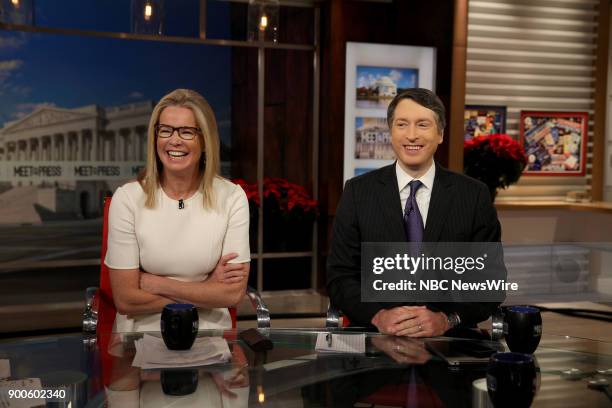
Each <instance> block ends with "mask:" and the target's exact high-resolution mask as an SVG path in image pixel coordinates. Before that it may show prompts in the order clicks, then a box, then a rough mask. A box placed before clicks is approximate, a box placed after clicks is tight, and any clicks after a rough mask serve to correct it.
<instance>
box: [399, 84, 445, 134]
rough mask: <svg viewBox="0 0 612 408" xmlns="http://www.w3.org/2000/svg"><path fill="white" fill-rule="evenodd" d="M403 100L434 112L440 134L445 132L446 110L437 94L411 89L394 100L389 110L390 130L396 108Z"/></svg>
mask: <svg viewBox="0 0 612 408" xmlns="http://www.w3.org/2000/svg"><path fill="white" fill-rule="evenodd" d="M403 99H412V100H413V101H415V102H416V103H418V104H419V105H421V106H423V107H424V108H427V109H430V110H432V111H433V113H434V116H435V118H436V126H437V127H438V133H442V132H443V131H444V128H445V127H446V109H445V108H444V104H443V103H442V101H441V100H440V98H438V96H437V95H436V94H435V93H433V92H431V91H430V90H429V89H425V88H410V89H406V90H405V91H403V92H402V93H399V94H397V95H395V98H393V100H392V101H391V103H390V104H389V107H388V108H387V124H388V125H389V129H391V127H392V126H393V115H394V114H395V108H396V107H397V105H398V104H399V103H400V101H402V100H403Z"/></svg>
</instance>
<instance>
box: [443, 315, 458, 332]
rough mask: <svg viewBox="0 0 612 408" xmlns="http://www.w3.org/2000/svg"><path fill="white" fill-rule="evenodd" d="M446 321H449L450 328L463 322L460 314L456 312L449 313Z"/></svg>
mask: <svg viewBox="0 0 612 408" xmlns="http://www.w3.org/2000/svg"><path fill="white" fill-rule="evenodd" d="M446 321H447V322H448V328H449V330H450V329H454V328H455V327H457V326H459V324H461V319H460V318H459V315H458V314H457V313H455V312H452V313H449V314H448V315H447V317H446Z"/></svg>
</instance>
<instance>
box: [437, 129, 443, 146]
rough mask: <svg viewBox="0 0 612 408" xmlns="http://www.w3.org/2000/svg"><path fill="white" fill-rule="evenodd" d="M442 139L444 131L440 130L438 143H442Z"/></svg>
mask: <svg viewBox="0 0 612 408" xmlns="http://www.w3.org/2000/svg"><path fill="white" fill-rule="evenodd" d="M443 141H444V131H441V132H440V141H439V142H438V144H442V142H443Z"/></svg>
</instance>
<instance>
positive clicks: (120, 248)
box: [105, 89, 250, 332]
mask: <svg viewBox="0 0 612 408" xmlns="http://www.w3.org/2000/svg"><path fill="white" fill-rule="evenodd" d="M219 162H220V157H219V135H218V131H217V124H216V120H215V117H214V114H213V111H212V109H211V107H210V105H209V104H208V103H207V102H206V100H205V99H204V98H203V97H202V96H201V95H200V94H198V93H197V92H195V91H192V90H188V89H177V90H175V91H173V92H171V93H169V94H168V95H166V96H164V97H163V98H162V99H161V101H160V102H159V103H158V104H157V106H156V107H155V108H154V109H153V113H152V115H151V120H150V122H149V130H148V142H147V164H146V168H145V171H144V172H143V174H141V176H140V177H139V179H138V181H134V182H130V183H127V184H125V185H123V186H121V187H119V188H118V189H117V191H116V192H115V194H114V195H113V199H112V201H111V206H110V213H109V235H108V251H107V255H106V259H105V263H106V265H107V266H108V267H109V269H110V280H111V287H112V290H113V298H114V302H115V306H116V308H117V311H118V313H117V316H116V319H115V330H116V331H117V332H127V331H159V327H160V312H161V311H162V309H163V307H164V306H165V305H166V304H168V303H173V302H187V303H193V304H195V305H196V306H198V308H199V316H200V322H199V325H200V326H199V327H200V328H211V329H212V328H229V327H231V320H230V316H229V313H228V310H227V307H228V306H232V305H235V304H236V303H238V302H239V301H240V299H241V298H242V297H243V296H244V293H245V289H246V285H247V279H248V274H249V265H250V264H249V262H250V251H249V206H248V201H247V198H246V195H245V193H244V191H243V190H242V189H241V188H240V187H239V186H237V185H235V184H233V183H231V182H229V181H227V180H225V179H223V178H221V177H220V176H219Z"/></svg>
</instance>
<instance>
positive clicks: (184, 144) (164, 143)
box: [156, 106, 203, 177]
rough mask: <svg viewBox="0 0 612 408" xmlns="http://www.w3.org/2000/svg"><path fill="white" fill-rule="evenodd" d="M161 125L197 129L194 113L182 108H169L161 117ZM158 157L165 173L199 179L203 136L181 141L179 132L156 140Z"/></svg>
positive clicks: (198, 135)
mask: <svg viewBox="0 0 612 408" xmlns="http://www.w3.org/2000/svg"><path fill="white" fill-rule="evenodd" d="M159 124H160V125H168V126H172V127H175V128H177V127H181V126H189V127H194V128H197V127H198V124H197V122H196V120H195V117H194V115H193V112H192V111H191V109H189V108H185V107H182V106H168V107H167V108H165V109H164V110H163V111H162V112H161V114H160V115H159ZM156 148H157V156H158V157H159V159H160V161H161V163H162V165H163V172H164V173H166V174H168V173H171V174H173V175H177V176H191V177H197V175H198V174H199V165H200V158H201V157H202V154H203V152H202V136H201V135H200V134H197V135H196V137H194V138H193V139H192V140H184V139H181V138H180V137H179V135H178V130H177V131H175V132H173V133H172V136H170V137H168V138H161V137H157V138H156Z"/></svg>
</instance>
